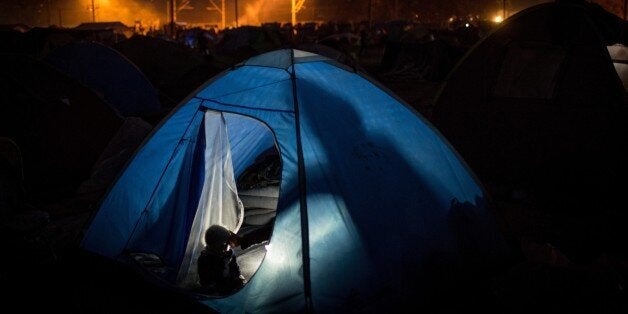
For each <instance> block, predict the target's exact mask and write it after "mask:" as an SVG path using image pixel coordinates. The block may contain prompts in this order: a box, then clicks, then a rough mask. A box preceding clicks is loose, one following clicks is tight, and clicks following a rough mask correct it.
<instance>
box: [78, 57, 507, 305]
mask: <svg viewBox="0 0 628 314" xmlns="http://www.w3.org/2000/svg"><path fill="white" fill-rule="evenodd" d="M273 146H275V147H276V148H277V149H278V151H279V152H280V157H281V162H282V164H281V166H282V167H281V182H280V194H279V197H278V204H277V210H276V218H275V222H274V230H273V233H272V238H271V239H270V243H268V244H267V245H266V246H261V248H260V249H261V250H264V252H263V253H264V254H262V256H263V255H265V257H264V259H263V261H262V262H261V265H260V266H259V269H258V270H257V272H256V273H255V275H254V276H252V277H250V278H247V279H248V280H249V282H248V284H247V285H246V286H245V287H244V288H242V289H241V290H239V291H238V292H237V293H235V294H233V295H230V296H222V297H211V298H210V297H203V296H198V297H199V298H200V300H201V302H203V303H205V304H207V305H208V306H210V307H211V308H213V309H217V310H219V311H221V312H230V311H235V312H257V311H270V312H300V311H306V310H312V309H314V310H316V311H320V312H329V311H343V310H365V309H369V310H377V309H381V310H395V309H399V308H397V307H403V306H407V305H412V306H413V307H414V308H420V307H422V306H426V304H429V303H430V302H436V303H438V306H439V307H443V306H444V307H447V306H455V304H453V303H451V302H449V303H446V304H443V303H442V302H441V300H443V299H439V298H436V296H438V295H439V294H440V293H443V292H444V291H447V293H446V299H447V300H449V298H451V297H452V295H451V293H452V292H453V290H456V289H462V290H464V293H461V294H460V295H464V296H472V295H474V292H477V290H479V288H478V286H477V285H478V282H477V281H469V282H467V283H470V282H472V283H473V289H471V287H469V286H468V285H464V284H463V283H464V282H465V281H464V280H460V279H461V278H462V277H464V278H466V279H469V278H470V277H469V276H471V277H473V275H479V274H483V272H482V271H483V270H486V269H487V268H488V269H490V268H491V267H494V262H495V261H496V260H497V259H498V257H500V256H502V253H504V252H505V245H504V242H503V240H502V238H501V236H500V234H499V232H498V231H497V228H496V226H495V223H494V221H493V219H492V218H491V215H490V213H489V211H488V210H487V204H486V199H485V195H484V193H483V191H482V189H481V187H480V185H479V184H478V183H477V182H476V181H475V180H474V178H473V176H472V174H471V173H470V171H469V170H468V169H467V168H466V167H465V165H464V163H463V161H462V160H461V159H460V158H458V156H457V155H456V153H455V152H454V151H453V150H452V149H451V148H450V146H449V145H448V144H447V142H446V141H445V140H444V139H443V138H442V137H441V136H439V135H438V133H437V132H436V131H435V130H434V129H433V128H432V127H431V126H430V125H429V124H428V123H427V122H425V121H424V120H423V119H422V118H421V117H420V116H418V115H417V114H416V113H414V112H413V111H412V110H411V109H409V108H408V107H406V106H404V105H403V104H402V103H401V102H400V101H399V100H398V99H396V98H395V97H394V96H392V95H390V94H388V93H386V92H385V91H383V90H382V89H380V88H378V86H377V85H375V84H374V83H373V82H371V81H369V80H368V79H367V78H365V77H364V76H362V75H361V74H360V73H356V72H353V71H352V70H348V69H346V68H344V67H343V66H342V65H340V64H338V63H336V62H333V61H332V60H329V59H327V58H324V57H321V56H318V55H315V54H311V53H307V52H303V51H299V50H279V51H275V52H270V53H267V54H263V55H260V56H257V57H254V58H252V59H249V60H248V61H246V62H245V63H243V64H241V65H240V66H237V67H234V68H233V69H231V70H229V71H227V72H226V73H224V74H222V75H221V76H218V77H217V78H215V79H213V80H212V81H210V82H208V83H206V84H205V85H204V86H202V87H201V88H200V89H198V90H197V91H196V92H195V93H193V94H192V95H191V96H190V97H189V98H188V99H187V100H185V101H184V102H183V103H182V105H181V106H180V107H178V108H177V109H176V110H174V112H173V113H172V115H171V116H170V117H169V118H167V119H166V120H165V122H164V123H163V125H161V127H160V128H159V129H158V130H157V131H156V132H155V133H154V134H153V135H152V137H151V138H150V139H149V140H148V141H147V142H146V143H145V145H144V146H143V147H142V148H141V149H140V150H139V151H138V152H137V154H136V156H135V157H134V159H133V161H132V162H131V163H130V164H129V165H128V168H127V169H126V171H125V172H124V173H123V174H122V176H121V177H120V178H119V180H118V181H117V183H116V184H115V185H114V186H113V188H112V189H111V191H110V192H109V194H108V195H107V196H106V198H105V199H104V201H103V203H102V205H101V206H100V209H99V211H98V213H97V214H96V216H95V217H94V219H93V221H92V223H91V225H90V227H89V229H88V230H87V232H86V235H85V237H84V239H83V241H82V247H83V248H84V249H87V250H89V251H92V252H95V253H98V254H101V255H104V256H107V257H110V258H115V259H119V260H122V261H124V260H128V259H127V256H128V255H129V254H134V253H138V252H141V253H147V254H154V255H158V256H160V258H161V260H162V261H163V262H164V264H165V265H166V266H169V267H165V269H164V272H161V273H160V276H162V278H164V280H166V281H170V282H171V283H172V284H173V285H174V284H177V285H179V286H181V287H188V286H189V284H190V282H189V281H187V280H189V279H194V278H185V277H186V275H187V273H186V271H188V270H189V271H194V268H193V266H191V263H193V262H194V256H197V254H198V251H199V249H200V248H202V246H203V243H202V242H201V241H200V238H202V233H203V231H204V228H206V226H207V225H208V224H211V223H220V224H223V225H225V226H227V227H228V228H230V229H231V230H233V231H238V228H239V226H240V224H241V223H242V220H243V215H242V208H241V206H240V202H239V201H238V198H239V197H238V191H239V190H238V189H239V187H238V188H236V187H235V185H234V178H236V177H239V174H241V173H242V172H243V170H244V169H245V168H247V167H246V165H248V164H251V162H252V160H254V158H253V157H255V156H258V155H260V154H262V152H264V151H266V150H267V148H269V147H271V148H272V147H273ZM221 199H222V200H223V201H222V202H221V201H220V200H221ZM220 215H222V216H220ZM200 220H205V221H204V222H203V224H202V226H199V225H198V223H199V221H200ZM254 253H259V250H257V251H255V252H254ZM134 256H137V255H134ZM496 257H497V258H496ZM493 258H495V259H493ZM246 259H247V256H246V254H244V255H240V256H238V261H239V262H240V263H242V261H243V260H244V261H246ZM485 267H486V268H485ZM182 278H183V279H182ZM459 292H460V291H459ZM441 296H442V295H441ZM456 304H464V303H456Z"/></svg>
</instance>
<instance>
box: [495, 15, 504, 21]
mask: <svg viewBox="0 0 628 314" xmlns="http://www.w3.org/2000/svg"><path fill="white" fill-rule="evenodd" d="M503 20H504V18H503V17H502V16H501V15H496V16H495V17H494V18H493V22H495V23H501V22H502V21H503Z"/></svg>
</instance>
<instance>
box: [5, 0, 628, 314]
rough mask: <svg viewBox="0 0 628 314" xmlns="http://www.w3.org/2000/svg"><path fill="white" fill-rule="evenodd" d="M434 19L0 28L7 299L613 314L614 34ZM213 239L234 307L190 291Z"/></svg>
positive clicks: (80, 306) (577, 19) (623, 256)
mask: <svg viewBox="0 0 628 314" xmlns="http://www.w3.org/2000/svg"><path fill="white" fill-rule="evenodd" d="M104 24H107V25H104ZM448 26H449V27H440V26H436V25H425V24H418V23H415V22H405V21H394V22H388V23H374V24H373V25H371V26H370V27H369V25H368V24H367V23H341V22H328V23H324V24H320V25H317V24H314V23H308V24H298V25H295V27H294V28H291V27H286V26H284V25H279V24H266V25H263V26H261V27H253V26H246V27H240V28H237V29H229V30H225V31H216V30H204V29H200V28H197V29H183V28H181V29H178V30H177V34H178V36H176V39H171V38H169V37H167V36H165V35H164V34H163V33H159V32H156V31H154V32H151V34H149V35H139V34H136V35H134V36H129V31H130V30H129V29H128V28H125V27H124V25H118V24H115V23H114V24H112V23H88V24H86V25H82V26H81V27H78V28H75V29H66V28H54V27H51V28H33V29H29V28H28V27H26V26H20V27H17V26H15V27H11V28H5V27H3V28H1V29H0V42H1V44H0V53H2V58H1V60H0V64H1V66H2V68H3V71H2V72H0V83H2V84H0V86H2V87H1V89H2V96H0V99H1V100H0V217H1V219H2V221H1V222H0V235H2V237H1V238H2V243H1V244H2V245H3V247H5V248H7V249H8V252H12V253H10V254H8V255H7V256H6V257H5V258H3V259H2V264H1V265H0V268H1V269H2V271H1V272H0V278H2V281H3V282H7V283H9V284H10V285H11V287H13V290H12V292H11V294H10V296H11V297H10V298H8V299H9V300H11V302H16V304H19V305H20V306H26V307H29V308H31V307H32V308H34V309H50V308H58V309H61V310H65V311H78V312H95V311H101V312H102V311H104V312H117V311H123V310H138V311H141V312H145V311H152V312H157V313H171V312H199V313H200V312H206V311H207V310H208V309H210V308H211V309H214V310H218V311H223V312H230V311H235V312H242V311H246V312H249V311H250V312H255V311H278V312H285V311H299V312H300V311H305V310H308V309H310V310H311V309H313V310H315V311H322V312H326V311H354V310H355V311H368V310H377V309H380V310H382V311H395V310H396V309H399V310H400V309H403V308H404V307H406V306H409V307H411V308H417V309H418V308H424V309H436V310H438V311H439V312H460V311H462V310H463V309H468V308H477V309H482V310H484V311H487V312H494V313H504V312H506V313H515V312H534V311H546V310H547V309H548V308H551V309H557V310H559V311H562V310H565V311H569V310H581V309H586V310H590V311H594V312H598V311H601V312H613V313H614V312H622V311H624V312H625V311H628V302H627V301H626V300H628V295H627V293H628V292H626V289H625V282H626V279H627V278H628V251H626V245H625V241H626V239H628V235H627V234H626V230H628V229H627V228H625V225H626V223H627V222H628V215H627V214H626V211H625V210H624V209H623V207H622V206H621V205H618V204H621V203H622V202H621V201H622V199H621V198H622V195H623V194H624V193H622V191H623V186H625V184H623V183H622V181H623V179H622V178H623V177H625V174H626V172H627V170H628V169H627V168H626V165H625V162H623V157H622V156H625V153H626V149H625V145H623V144H622V143H625V142H626V136H627V135H628V132H627V131H628V130H626V128H627V126H626V124H625V123H624V121H625V118H626V110H627V109H626V108H628V107H627V104H626V101H627V100H626V89H625V86H626V85H627V83H626V73H628V71H626V67H625V59H626V55H628V54H627V53H626V49H625V46H624V45H625V44H626V41H627V38H625V34H627V33H626V28H627V25H626V23H625V21H623V20H621V19H618V18H616V17H615V16H613V15H610V14H609V13H608V12H605V11H604V10H603V9H601V7H599V6H597V5H595V4H590V3H586V2H584V1H556V2H553V3H547V4H542V5H538V6H535V7H532V8H529V9H527V10H524V11H522V12H520V13H518V14H516V15H514V16H512V17H510V18H509V19H507V20H505V21H504V22H503V23H502V24H501V25H500V26H499V27H495V28H494V29H492V30H488V27H487V25H486V24H481V23H479V22H478V23H472V24H470V25H467V26H465V25H464V24H456V23H451V24H450V25H448ZM293 30H296V32H294V31H293ZM402 99H403V100H402ZM212 224H219V225H221V226H224V227H226V228H227V229H228V230H230V231H231V232H233V233H234V234H237V235H238V236H240V237H242V238H241V242H240V244H241V246H235V247H232V248H231V251H232V252H233V254H234V255H235V256H236V259H237V262H238V264H239V269H240V274H241V275H242V277H244V280H245V284H244V285H243V287H241V288H238V289H235V290H234V291H228V292H223V293H210V292H207V291H202V289H200V287H201V283H200V280H199V272H198V264H197V263H198V257H199V256H200V255H201V252H202V251H203V249H204V248H205V245H206V241H205V240H204V236H205V231H206V230H207V229H208V228H209V226H211V225H212ZM33 282H38V284H37V285H38V290H44V291H47V292H46V293H45V295H42V296H41V299H42V302H40V303H37V304H34V303H32V302H29V303H23V302H22V300H26V299H27V298H28V297H29V296H32V288H33ZM452 297H455V299H456V300H458V302H451V298H452ZM25 304H26V305H25ZM44 304H45V305H44Z"/></svg>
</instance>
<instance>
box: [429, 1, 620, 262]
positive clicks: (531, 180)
mask: <svg viewBox="0 0 628 314" xmlns="http://www.w3.org/2000/svg"><path fill="white" fill-rule="evenodd" d="M600 12H604V13H605V14H601V13H600ZM617 19H618V18H617V17H616V16H613V15H612V14H610V13H608V12H605V11H604V10H603V9H601V8H600V7H599V6H598V5H596V4H593V3H587V2H585V1H556V2H552V3H545V4H541V5H537V6H534V7H530V8H529V9H527V10H524V11H522V12H520V13H518V14H516V15H514V16H512V17H510V18H509V19H507V20H505V21H504V22H503V23H502V24H501V25H500V27H499V28H498V29H496V30H495V31H494V32H493V33H492V34H491V35H490V36H488V37H486V38H485V39H483V41H482V42H480V43H478V45H476V46H475V47H474V48H473V49H471V50H470V51H469V52H468V54H467V55H466V56H465V58H464V59H463V60H462V61H461V62H460V63H459V64H458V66H457V67H456V68H455V69H454V70H453V71H452V72H451V73H450V75H449V77H448V78H447V80H446V82H445V83H444V84H443V87H442V89H441V92H440V94H439V95H438V97H437V99H436V101H435V106H434V109H433V114H432V116H431V121H432V122H433V123H434V125H435V126H436V127H437V128H438V129H439V130H440V131H441V132H442V133H443V135H444V136H445V137H447V139H448V140H449V141H450V142H451V143H452V145H454V147H455V148H456V150H457V151H458V152H459V153H460V154H461V155H462V156H463V158H464V159H465V161H466V162H468V163H469V166H470V167H471V168H472V169H473V170H474V172H475V173H476V174H477V175H478V177H479V179H480V180H481V181H482V182H483V183H484V184H485V185H486V187H487V189H488V190H489V193H491V194H492V196H493V198H494V199H495V200H496V202H501V204H502V205H503V206H511V205H517V206H519V205H520V206H524V207H525V208H533V209H534V210H539V211H542V212H546V213H552V217H560V218H555V219H556V222H555V223H556V224H557V225H558V224H560V225H564V226H568V227H565V228H564V229H562V231H561V235H560V238H559V239H554V236H552V240H551V241H555V242H558V243H560V244H561V250H562V251H563V252H565V254H567V255H569V256H570V258H572V259H574V260H577V261H582V262H588V261H589V260H593V259H594V258H597V257H598V256H599V254H600V253H601V252H610V251H614V250H616V249H617V248H619V247H625V245H623V244H622V243H621V242H618V241H619V240H618V239H622V238H626V236H627V235H626V232H625V228H623V227H620V226H616V227H612V228H611V227H607V226H611V225H614V223H613V221H618V217H626V216H625V215H626V214H625V210H623V209H620V208H619V207H617V206H616V205H614V204H619V203H622V202H623V197H622V195H623V193H622V190H621V188H620V187H621V186H623V183H622V182H623V179H621V178H623V177H625V175H626V174H627V173H628V168H627V167H626V163H625V161H624V159H625V158H624V157H623V156H625V153H626V149H625V146H624V145H623V144H621V143H625V142H626V140H627V137H626V135H628V129H627V124H626V122H625V121H626V118H627V117H628V111H627V108H628V103H627V102H626V99H627V98H626V93H625V89H624V87H623V86H622V82H621V80H620V78H619V76H618V74H617V71H616V70H615V69H614V68H613V62H612V60H611V56H610V55H609V51H608V49H607V43H608V41H609V40H612V41H611V42H617V41H615V40H616V38H615V37H616V36H614V35H612V34H616V33H621V31H622V29H623V28H625V26H626V23H625V21H621V20H620V21H619V22H617V21H616V20H617ZM602 26H604V27H606V28H605V29H601V28H600V27H602ZM611 26H613V27H611ZM605 36H608V37H605ZM513 195H519V196H521V195H523V197H519V196H513ZM504 212H507V211H504ZM574 221H580V223H579V224H576V223H572V222H574ZM594 221H595V223H594ZM602 226H603V227H602ZM585 230H586V231H585ZM604 247H605V248H604ZM622 254H623V253H622Z"/></svg>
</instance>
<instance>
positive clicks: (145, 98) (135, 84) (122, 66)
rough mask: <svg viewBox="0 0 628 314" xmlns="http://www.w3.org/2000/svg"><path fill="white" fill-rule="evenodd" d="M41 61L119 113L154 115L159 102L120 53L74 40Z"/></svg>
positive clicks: (127, 115)
mask: <svg viewBox="0 0 628 314" xmlns="http://www.w3.org/2000/svg"><path fill="white" fill-rule="evenodd" d="M44 61H45V62H47V63H48V64H50V65H52V66H54V67H55V68H57V69H58V70H60V71H61V72H63V73H65V74H67V75H69V76H71V77H73V78H74V79H76V80H77V81H79V82H81V83H82V84H84V85H85V86H88V87H89V88H91V89H93V90H95V91H97V92H98V93H100V94H101V95H102V96H103V98H104V99H105V100H106V101H107V102H108V103H109V104H111V105H112V106H113V108H114V110H116V111H117V112H118V113H120V114H121V115H122V116H125V117H129V116H145V115H153V114H156V113H158V112H159V111H160V109H161V105H160V104H159V99H158V95H157V90H156V89H155V88H154V87H153V85H152V84H151V83H150V82H149V81H148V79H147V78H146V76H145V75H144V74H143V73H142V72H141V71H140V70H139V69H138V68H137V67H136V66H135V65H134V64H133V63H132V62H131V61H130V60H128V59H127V58H125V57H124V56H123V55H121V54H120V53H119V52H117V51H115V50H113V49H111V48H109V47H107V46H105V45H102V44H99V43H96V42H87V41H84V42H73V43H70V44H67V45H65V46H62V47H59V48H57V49H55V50H53V51H52V52H50V53H49V54H48V55H47V56H46V57H45V58H44Z"/></svg>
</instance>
